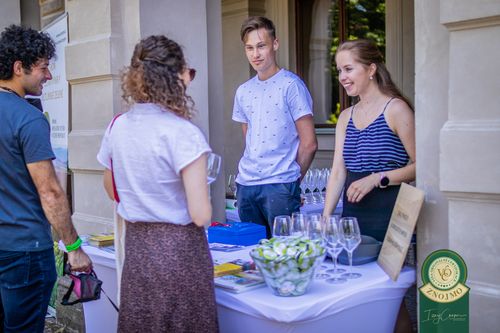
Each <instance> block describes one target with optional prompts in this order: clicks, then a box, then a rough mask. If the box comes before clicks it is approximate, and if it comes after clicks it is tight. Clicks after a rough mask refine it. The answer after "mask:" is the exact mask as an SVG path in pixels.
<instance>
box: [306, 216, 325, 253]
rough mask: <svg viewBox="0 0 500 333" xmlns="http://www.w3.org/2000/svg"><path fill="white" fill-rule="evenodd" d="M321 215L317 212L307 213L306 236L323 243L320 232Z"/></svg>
mask: <svg viewBox="0 0 500 333" xmlns="http://www.w3.org/2000/svg"><path fill="white" fill-rule="evenodd" d="M321 220H322V216H321V214H319V213H317V214H316V213H315V214H309V218H308V221H307V227H306V235H307V237H308V238H309V239H310V240H312V241H315V242H317V243H319V244H321V245H323V242H324V241H323V234H322V233H321V224H322V221H321Z"/></svg>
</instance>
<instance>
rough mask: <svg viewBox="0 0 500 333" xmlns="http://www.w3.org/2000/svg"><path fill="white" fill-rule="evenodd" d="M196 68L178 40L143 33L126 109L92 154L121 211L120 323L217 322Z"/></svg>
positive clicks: (192, 327) (190, 328) (183, 325)
mask: <svg viewBox="0 0 500 333" xmlns="http://www.w3.org/2000/svg"><path fill="white" fill-rule="evenodd" d="M194 74H195V71H194V70H193V69H190V68H188V67H187V64H186V61H185V59H184V55H183V52H182V49H181V47H180V46H179V45H178V44H177V43H176V42H175V41H173V40H171V39H169V38H167V37H165V36H150V37H148V38H145V39H143V40H141V41H140V42H139V43H138V44H137V45H136V47H135V49H134V53H133V55H132V59H131V62H130V66H129V67H128V68H127V69H126V71H125V72H124V74H123V76H122V90H123V95H122V97H123V99H124V100H125V101H126V102H127V103H128V104H129V108H130V109H129V110H128V111H127V112H126V113H124V114H123V115H121V116H120V117H115V118H114V119H113V121H112V122H111V124H110V125H109V126H108V129H107V130H106V133H105V135H104V138H103V141H102V145H101V149H100V151H99V153H98V155H97V159H98V160H99V162H100V163H101V164H102V165H104V167H105V168H106V170H105V174H104V186H105V188H106V191H107V193H108V195H109V196H110V197H111V198H112V199H114V200H115V201H116V202H117V213H118V214H119V215H120V216H121V217H122V218H123V219H124V220H125V229H126V232H125V252H124V254H125V258H124V263H123V272H122V276H121V294H120V312H119V318H118V331H119V332H127V333H128V332H217V331H218V323H217V313H216V303H215V295H214V285H213V264H212V260H211V256H210V252H209V249H208V244H207V239H206V236H205V230H204V228H203V227H204V226H205V225H207V224H208V223H209V221H210V218H211V214H212V207H211V205H210V201H209V197H208V186H207V153H209V152H210V147H209V146H208V144H207V142H206V140H205V137H204V136H203V134H202V133H201V131H200V130H199V129H198V128H197V127H196V126H195V125H194V124H192V123H191V122H190V118H191V115H192V110H193V105H194V103H193V101H192V99H191V98H190V97H189V96H188V95H187V94H186V88H187V86H188V85H189V83H190V81H191V80H193V78H194ZM113 181H114V185H115V186H113Z"/></svg>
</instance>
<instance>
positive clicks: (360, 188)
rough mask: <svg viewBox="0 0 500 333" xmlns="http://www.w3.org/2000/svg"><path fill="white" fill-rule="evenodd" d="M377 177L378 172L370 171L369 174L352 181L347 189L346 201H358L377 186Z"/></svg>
mask: <svg viewBox="0 0 500 333" xmlns="http://www.w3.org/2000/svg"><path fill="white" fill-rule="evenodd" d="M379 178H380V177H379V175H378V173H372V174H371V175H369V176H366V177H364V178H361V179H358V180H356V181H355V182H352V183H351V186H349V188H348V189H347V193H346V195H347V201H349V202H360V201H361V200H362V199H363V198H364V197H365V195H367V194H368V193H370V191H371V190H373V189H374V188H375V187H377V186H378V183H379V181H380V179H379Z"/></svg>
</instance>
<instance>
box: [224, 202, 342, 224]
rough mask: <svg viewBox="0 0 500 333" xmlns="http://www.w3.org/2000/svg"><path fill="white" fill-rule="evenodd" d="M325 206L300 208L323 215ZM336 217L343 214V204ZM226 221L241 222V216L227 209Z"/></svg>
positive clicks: (339, 205)
mask: <svg viewBox="0 0 500 333" xmlns="http://www.w3.org/2000/svg"><path fill="white" fill-rule="evenodd" d="M323 207H324V205H323V204H322V203H316V204H307V205H303V206H302V207H300V212H301V213H304V214H314V213H320V214H321V213H323ZM333 214H334V215H340V214H342V202H339V204H338V205H337V207H336V208H335V212H334V213H333ZM226 220H227V221H230V222H240V221H241V219H240V216H239V215H238V209H226Z"/></svg>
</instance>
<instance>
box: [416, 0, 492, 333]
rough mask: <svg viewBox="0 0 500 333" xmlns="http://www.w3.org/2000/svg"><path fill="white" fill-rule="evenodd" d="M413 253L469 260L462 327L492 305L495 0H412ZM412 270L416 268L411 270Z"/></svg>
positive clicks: (479, 325)
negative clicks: (418, 194)
mask: <svg viewBox="0 0 500 333" xmlns="http://www.w3.org/2000/svg"><path fill="white" fill-rule="evenodd" d="M415 36H416V44H415V50H416V62H415V69H416V80H415V81H416V82H415V88H416V89H415V90H416V96H415V105H416V123H417V160H418V161H417V185H418V187H420V188H422V189H423V190H425V192H426V201H425V204H424V209H423V211H422V215H421V218H420V219H419V222H418V234H417V241H418V246H417V248H418V260H419V262H420V263H422V262H423V260H424V259H425V257H426V256H427V255H428V254H430V253H431V252H432V251H433V250H437V249H440V248H449V249H452V250H454V251H457V252H458V253H459V254H460V255H461V256H462V257H463V258H464V260H465V262H466V264H467V266H468V274H469V275H468V281H467V284H468V285H469V286H470V287H471V291H470V331H471V332H493V331H495V327H496V326H497V325H496V324H497V321H498V320H497V310H496V309H498V307H499V306H500V297H499V295H500V284H499V282H498V278H497V277H498V276H499V275H500V265H498V264H497V263H498V256H499V255H500V244H499V243H498V240H497V238H498V235H499V234H500V223H499V221H500V219H499V216H500V171H499V170H500V168H499V167H498V166H499V165H500V149H499V147H498V142H500V112H499V105H500V95H499V94H498V91H500V81H499V79H498V77H500V68H499V67H498V66H496V65H495V64H496V63H497V62H498V59H497V58H498V54H500V3H499V2H498V1H495V0H480V1H475V2H470V1H467V0H461V1H456V0H455V1H451V0H441V1H439V2H438V1H433V0H424V1H416V2H415ZM419 276H420V275H419Z"/></svg>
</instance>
